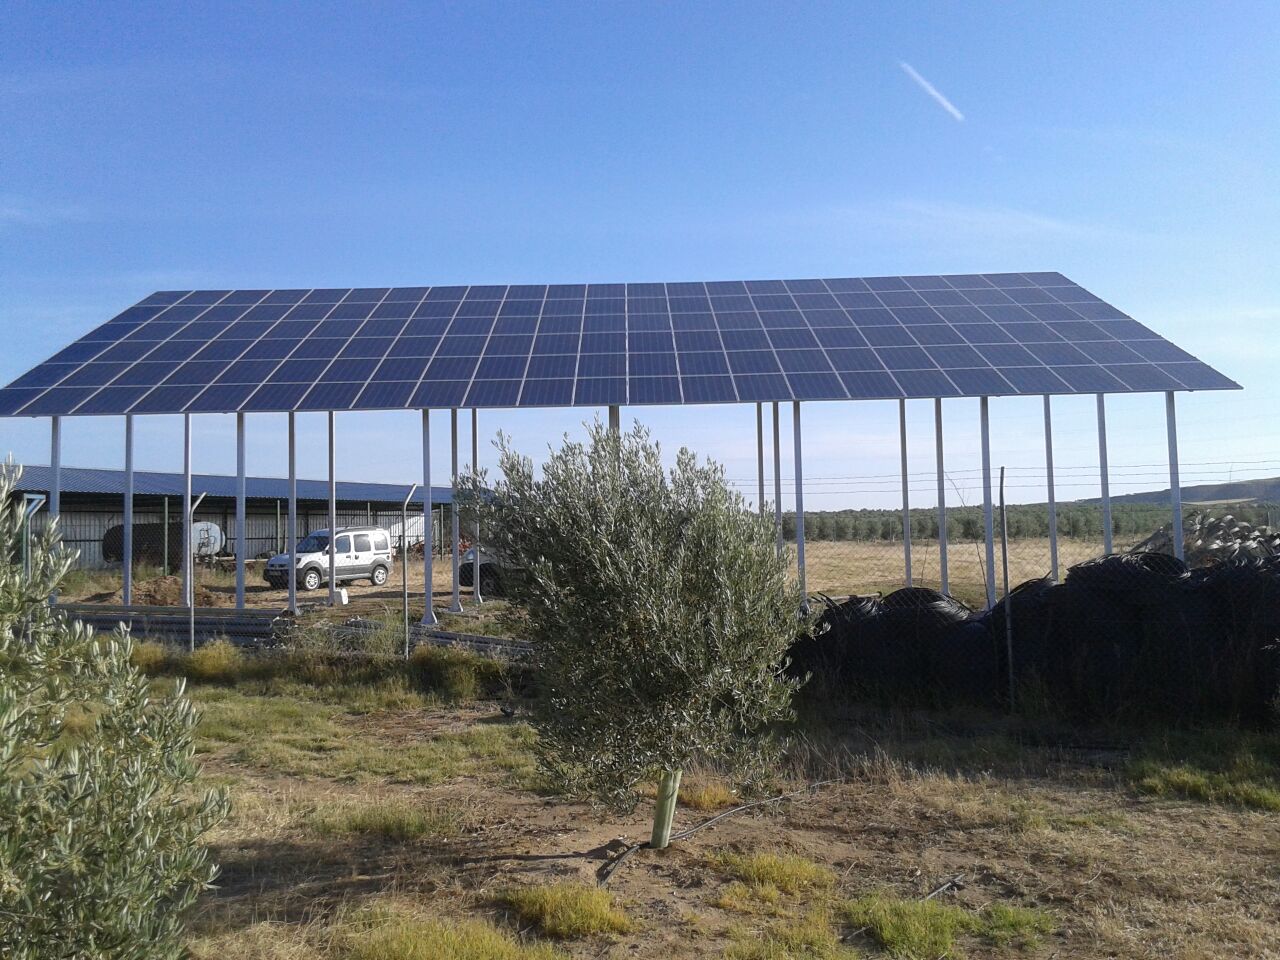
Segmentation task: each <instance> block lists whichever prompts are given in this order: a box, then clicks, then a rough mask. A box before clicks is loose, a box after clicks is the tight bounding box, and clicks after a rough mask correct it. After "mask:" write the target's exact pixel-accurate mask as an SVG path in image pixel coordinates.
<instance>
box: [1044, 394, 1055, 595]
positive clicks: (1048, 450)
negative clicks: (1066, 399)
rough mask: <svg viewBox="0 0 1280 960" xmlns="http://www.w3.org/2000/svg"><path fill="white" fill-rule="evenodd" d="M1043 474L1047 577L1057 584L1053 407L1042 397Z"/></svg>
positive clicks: (1045, 396) (1046, 398) (1045, 397)
mask: <svg viewBox="0 0 1280 960" xmlns="http://www.w3.org/2000/svg"><path fill="white" fill-rule="evenodd" d="M1044 472H1045V486H1046V489H1047V490H1048V494H1049V576H1051V577H1052V578H1053V582H1054V583H1057V582H1058V493H1057V491H1056V490H1055V489H1054V483H1053V405H1052V403H1051V402H1050V398H1049V395H1048V394H1047V393H1046V394H1045V395H1044Z"/></svg>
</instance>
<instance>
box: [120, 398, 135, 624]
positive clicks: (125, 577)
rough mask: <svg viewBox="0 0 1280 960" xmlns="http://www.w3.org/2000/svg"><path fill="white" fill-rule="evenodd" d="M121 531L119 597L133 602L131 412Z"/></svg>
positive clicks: (126, 420)
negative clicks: (122, 527)
mask: <svg viewBox="0 0 1280 960" xmlns="http://www.w3.org/2000/svg"><path fill="white" fill-rule="evenodd" d="M120 533H121V541H122V542H121V544H120V560H121V569H120V574H121V577H120V579H121V589H120V598H121V599H122V600H123V601H124V605H125V606H126V607H127V606H129V605H130V604H132V603H133V414H131V413H129V414H125V418H124V529H123V530H121V531H120Z"/></svg>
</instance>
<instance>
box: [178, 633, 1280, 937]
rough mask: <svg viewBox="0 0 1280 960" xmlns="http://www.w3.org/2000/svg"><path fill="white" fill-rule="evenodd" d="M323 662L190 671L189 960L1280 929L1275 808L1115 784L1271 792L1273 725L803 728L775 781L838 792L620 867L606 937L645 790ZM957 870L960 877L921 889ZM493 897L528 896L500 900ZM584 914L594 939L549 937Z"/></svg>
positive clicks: (883, 723)
mask: <svg viewBox="0 0 1280 960" xmlns="http://www.w3.org/2000/svg"><path fill="white" fill-rule="evenodd" d="M179 659H181V658H179ZM325 669H326V670H328V668H325ZM160 672H162V673H165V672H168V667H162V668H161V671H160ZM324 677H325V679H324V681H323V682H319V678H320V675H319V674H316V675H314V676H313V677H312V679H313V680H317V682H314V683H312V682H307V683H303V682H298V681H296V680H286V679H284V678H281V677H278V676H271V677H266V678H263V677H257V678H252V677H250V678H245V679H241V680H238V681H236V682H235V683H232V684H223V685H214V684H193V686H192V688H191V689H192V691H193V696H194V697H195V699H196V700H197V703H198V705H199V706H200V707H201V708H202V709H203V710H204V718H203V720H202V722H201V729H200V732H199V738H200V746H201V750H202V751H203V756H204V758H205V761H206V771H207V773H206V777H207V778H208V779H209V780H210V781H211V782H213V783H219V784H223V785H225V786H227V787H228V789H229V791H230V793H231V795H232V801H233V814H232V817H231V819H230V820H229V821H228V822H227V823H225V824H224V825H223V826H221V827H220V828H219V829H218V830H217V831H216V833H215V834H214V836H213V838H212V842H213V848H214V849H213V857H214V859H215V861H216V862H218V863H220V864H221V866H222V869H223V873H222V876H221V877H220V879H219V881H218V883H219V887H218V889H215V890H211V891H209V892H208V893H207V894H205V895H204V896H203V897H202V899H201V902H200V904H199V905H198V907H197V910H196V913H195V916H194V918H193V921H194V922H193V930H192V936H191V940H190V947H191V950H192V953H193V955H194V956H195V957H197V958H200V960H215V958H216V960H301V958H304V957H305V958H315V960H354V958H369V960H391V958H401V957H407V958H410V960H412V958H416V957H433V958H435V957H442V958H448V960H551V958H553V957H554V958H571V960H596V958H598V957H600V956H626V957H628V958H631V957H634V958H636V960H851V958H852V957H854V956H856V955H864V956H867V957H869V958H874V957H878V956H889V955H893V953H892V952H893V951H897V955H899V956H913V955H921V956H929V957H930V960H933V958H934V957H937V956H939V955H942V954H943V953H944V952H945V954H946V955H947V956H951V957H956V956H961V955H965V956H970V957H977V956H1014V955H1020V956H1025V957H1028V958H1032V960H1047V958H1049V957H1062V958H1064V960H1085V958H1093V957H1098V956H1108V957H1120V958H1139V957H1152V956H1178V957H1236V956H1259V957H1264V956H1267V955H1269V954H1268V952H1269V951H1270V952H1271V953H1272V954H1273V953H1274V952H1275V948H1274V944H1275V942H1276V941H1277V939H1280V921H1278V920H1277V916H1276V912H1275V904H1276V903H1277V902H1280V877H1277V875H1276V874H1275V870H1274V864H1275V862H1276V859H1277V857H1280V826H1278V825H1277V823H1276V820H1275V817H1274V814H1270V813H1267V812H1265V811H1261V810H1257V809H1250V808H1247V807H1243V806H1240V805H1239V804H1238V803H1235V802H1227V803H1207V802H1204V799H1202V798H1187V797H1183V796H1175V795H1173V794H1172V793H1164V794H1161V793H1158V792H1153V793H1142V792H1140V791H1141V790H1142V789H1143V788H1142V786H1141V784H1140V783H1139V782H1137V781H1135V780H1134V777H1135V776H1136V775H1137V772H1138V766H1139V765H1140V764H1142V763H1147V764H1151V765H1152V768H1153V769H1174V768H1176V767H1178V766H1182V767H1186V768H1188V769H1193V770H1199V771H1202V772H1205V773H1216V774H1219V775H1222V776H1226V777H1229V778H1232V779H1233V781H1234V782H1236V783H1246V782H1253V783H1258V784H1266V783H1267V782H1269V781H1268V778H1270V777H1272V776H1274V773H1275V770H1276V756H1277V751H1280V739H1277V738H1276V737H1275V736H1274V735H1264V734H1246V733H1242V732H1240V731H1226V730H1224V731H1211V732H1208V733H1203V734H1200V735H1197V736H1190V735H1188V736H1172V735H1162V736H1161V737H1160V738H1159V739H1158V740H1156V741H1153V742H1152V743H1150V744H1147V745H1145V746H1144V745H1143V744H1141V743H1138V744H1131V745H1130V747H1129V749H1128V750H1126V751H1123V752H1122V751H1115V752H1106V751H1100V750H1097V749H1089V750H1072V749H1067V748H1055V747H1047V746H1041V747H1027V746H1024V745H1022V744H1021V743H1020V739H1021V737H1022V734H1021V733H1020V732H1019V728H1017V727H1016V726H1014V725H1011V724H1009V723H1008V722H1007V721H1002V720H1001V719H1000V718H995V717H977V716H964V715H946V714H928V715H923V714H912V713H905V712H900V713H889V714H873V713H870V712H869V713H868V714H867V715H866V716H860V717H857V718H854V719H852V720H848V721H845V723H844V725H843V726H839V727H833V728H831V729H830V730H828V731H827V732H826V733H825V734H821V735H820V734H818V733H817V732H815V731H814V730H810V731H809V734H808V737H807V738H806V742H805V743H804V744H803V745H802V746H800V747H797V748H795V749H794V750H793V755H792V760H791V764H790V765H789V766H784V767H782V768H780V769H779V770H778V771H777V778H778V780H779V786H780V789H779V792H783V789H785V788H787V787H790V786H791V785H792V784H794V783H797V782H798V781H802V780H808V779H823V778H825V777H827V776H831V775H844V776H847V777H848V778H849V779H848V780H847V782H844V783H842V784H838V785H832V786H829V787H826V788H823V789H822V790H821V791H819V792H818V793H816V794H815V795H813V796H805V797H801V798H798V799H796V800H794V801H790V802H788V803H784V804H779V805H776V806H769V807H762V808H757V809H756V810H752V811H749V812H746V813H743V814H740V815H737V816H734V817H732V818H730V819H728V820H725V821H723V822H722V823H720V824H717V825H716V826H715V827H714V828H712V829H709V830H705V831H702V832H700V833H698V834H696V835H695V836H694V837H692V838H690V839H689V840H686V841H681V842H680V843H677V844H674V845H672V847H671V848H670V849H669V850H667V851H664V852H662V853H658V852H654V851H643V850H642V851H640V852H638V853H637V854H636V855H635V856H633V857H632V858H631V859H629V860H628V862H627V863H626V864H624V866H623V867H622V868H621V869H620V870H619V871H618V872H617V873H616V874H615V875H614V877H613V879H612V881H611V883H610V888H609V890H610V892H611V893H612V895H613V897H614V898H616V899H615V900H614V901H613V902H612V903H611V904H610V905H609V907H610V909H612V910H613V911H615V912H617V913H618V914H619V915H621V916H622V918H623V921H625V922H626V924H627V925H628V927H627V929H626V930H622V929H620V928H618V927H617V926H610V923H612V922H613V921H607V922H605V925H604V926H603V927H600V926H599V925H598V924H596V921H590V922H587V921H583V919H582V918H583V916H584V915H593V914H594V912H595V911H594V907H593V908H592V909H590V910H589V909H587V908H586V906H584V905H583V903H582V902H581V901H580V898H585V897H587V896H589V895H593V894H595V893H596V892H597V890H596V887H595V886H594V879H595V878H594V873H595V871H596V869H598V867H599V866H600V864H601V863H602V862H603V861H604V858H605V857H607V856H609V855H610V853H611V852H613V851H616V850H617V849H619V848H618V845H617V844H618V841H620V840H621V841H623V842H631V841H634V840H637V839H644V837H645V836H646V835H647V832H648V829H649V826H650V818H651V814H652V810H651V806H650V804H649V803H642V805H641V807H640V808H639V809H638V810H637V811H635V813H633V814H614V813H610V812H608V811H605V810H602V809H596V808H591V807H588V806H585V805H582V804H577V803H573V802H570V801H568V800H566V799H564V798H558V797H548V796H545V795H542V794H540V793H538V792H535V790H534V789H532V788H534V787H535V786H537V785H538V784H537V778H536V776H535V775H534V769H533V760H532V754H531V746H532V743H533V740H532V738H533V734H532V732H531V731H530V730H529V728H528V727H526V726H524V725H522V724H518V723H517V724H513V723H509V722H504V721H503V720H502V719H501V718H500V715H499V713H498V710H497V705H496V704H493V703H487V704H484V703H481V704H477V703H466V704H448V703H446V702H445V701H444V700H442V699H440V698H438V697H437V698H434V699H432V698H425V697H420V698H416V699H406V700H404V701H403V702H399V703H397V701H395V700H394V699H393V698H392V697H391V696H390V695H389V694H388V695H387V696H386V697H385V699H384V700H383V701H382V702H383V706H380V707H378V708H376V709H372V708H370V709H365V705H367V704H368V703H371V702H372V701H373V699H376V698H375V697H373V695H371V694H369V693H368V692H367V690H366V691H365V692H360V691H361V690H365V688H366V687H367V686H368V683H369V677H368V675H366V674H353V675H352V676H350V677H349V678H348V680H347V681H346V682H347V685H348V686H349V687H350V688H351V689H348V690H346V691H345V692H344V689H343V686H344V683H343V681H342V679H341V677H340V676H338V675H336V674H332V673H325V674H324ZM165 682H167V681H164V680H161V681H158V682H157V683H158V685H161V686H162V685H163V684H164V683H165ZM379 682H381V681H379ZM379 689H381V688H379ZM378 696H382V695H381V694H379V695H378ZM1081 736H1083V734H1081ZM689 782H690V783H691V784H696V785H698V786H706V787H708V789H709V790H712V788H714V787H715V786H716V785H717V784H719V786H720V787H723V783H721V782H720V781H719V780H718V778H717V777H716V775H715V774H714V773H713V772H710V771H705V772H704V771H693V772H691V773H690V780H689ZM712 792H714V791H712ZM1189 796H1190V794H1188V797H1189ZM1208 799H1214V798H1208ZM957 873H963V874H965V877H966V881H965V885H964V886H963V888H962V889H960V890H958V891H954V892H951V893H946V894H943V895H941V896H939V897H937V898H935V900H934V901H931V903H932V904H933V906H925V907H923V908H921V907H920V906H919V903H920V901H921V898H922V897H923V896H924V895H925V894H927V893H928V892H929V891H931V890H932V889H934V888H935V887H936V886H937V885H938V884H939V883H941V882H942V881H943V880H944V879H945V878H947V877H951V876H954V875H956V874H957ZM495 891H502V892H504V893H505V892H509V891H518V893H516V894H514V895H513V896H514V898H515V899H519V900H521V901H522V905H523V906H524V907H525V908H526V910H528V911H529V912H528V913H527V914H524V915H522V914H521V913H520V912H518V911H517V910H516V909H515V905H514V901H506V903H508V904H510V905H504V907H502V908H500V909H495V896H496V894H495ZM548 891H556V892H554V893H551V892H548ZM560 891H566V892H564V893H561V892H560ZM619 904H625V914H621V912H620V909H619V906H618V905H619ZM596 906H599V905H598V904H596ZM615 921H616V917H615ZM584 924H585V925H584ZM592 924H596V925H595V926H592ZM864 927H865V928H866V929H863V928H864ZM588 928H591V929H596V930H601V929H602V930H603V931H604V932H597V933H587V934H586V935H584V936H580V937H577V938H576V939H575V938H573V937H569V938H566V939H563V940H561V939H559V937H560V935H561V934H560V931H564V930H571V929H572V930H583V931H585V930H586V929H588ZM610 931H612V932H610ZM553 941H554V942H553ZM939 945H942V946H941V947H940V948H939V950H938V952H937V953H932V954H930V951H931V950H932V949H934V948H935V947H938V946H939ZM913 951H914V952H913Z"/></svg>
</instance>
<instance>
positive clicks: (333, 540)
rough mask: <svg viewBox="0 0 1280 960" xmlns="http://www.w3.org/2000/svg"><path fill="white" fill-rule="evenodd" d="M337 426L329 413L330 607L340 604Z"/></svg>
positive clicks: (330, 412)
mask: <svg viewBox="0 0 1280 960" xmlns="http://www.w3.org/2000/svg"><path fill="white" fill-rule="evenodd" d="M335 432H336V424H335V423H334V414H333V411H332V410H330V411H329V606H331V607H332V606H333V605H334V604H335V603H337V602H338V478H337V466H338V457H337V452H336V450H335V447H336V446H337V444H336V443H335V441H336V439H337V438H336V437H335V436H334V434H335Z"/></svg>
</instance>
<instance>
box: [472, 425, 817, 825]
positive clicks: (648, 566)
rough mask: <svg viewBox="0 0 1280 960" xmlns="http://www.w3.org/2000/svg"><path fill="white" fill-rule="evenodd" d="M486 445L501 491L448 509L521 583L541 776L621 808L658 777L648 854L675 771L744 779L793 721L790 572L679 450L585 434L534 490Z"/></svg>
mask: <svg viewBox="0 0 1280 960" xmlns="http://www.w3.org/2000/svg"><path fill="white" fill-rule="evenodd" d="M497 445H498V449H499V453H500V470H501V474H502V476H501V478H500V479H498V480H497V482H496V483H494V484H493V485H492V486H491V487H490V486H488V485H486V482H485V478H484V475H483V474H479V475H475V474H473V475H472V476H470V477H468V478H467V479H466V483H465V486H464V491H463V503H464V506H463V509H464V510H465V511H468V512H470V513H472V514H478V515H479V517H480V519H481V522H482V526H483V529H484V531H485V533H484V541H483V542H484V543H485V545H486V547H487V548H488V549H491V550H493V551H494V552H495V554H496V555H498V556H499V557H501V558H503V562H504V564H505V565H507V566H509V567H513V568H517V569H518V570H519V571H520V574H519V575H518V576H512V577H508V578H507V580H508V581H509V582H510V587H509V591H510V593H511V595H512V599H513V601H514V602H515V607H514V609H515V610H516V611H517V612H516V613H515V615H516V616H518V617H519V618H520V619H521V624H522V628H523V630H524V633H525V635H526V636H527V637H528V638H529V639H530V640H531V641H532V645H533V649H534V654H533V656H534V658H535V667H536V669H537V675H538V678H539V682H540V685H541V687H542V691H543V695H542V696H541V697H539V698H538V701H537V704H536V706H535V708H534V724H535V726H536V728H537V730H538V734H539V736H538V746H537V749H538V753H539V759H540V761H541V765H542V767H543V768H544V770H545V771H547V772H548V773H549V774H550V775H551V776H552V777H553V778H554V779H556V780H557V781H559V782H560V783H561V784H562V785H564V786H565V787H567V788H568V789H570V790H571V791H573V792H576V793H580V794H586V795H588V796H591V797H593V798H595V799H597V800H601V801H604V802H606V803H608V804H610V805H612V806H615V807H618V808H623V809H628V808H630V807H632V806H634V804H635V803H636V801H637V799H638V797H637V794H636V790H635V787H636V784H637V783H639V782H640V781H642V780H646V779H656V780H658V782H659V785H658V806H657V812H656V814H655V818H654V829H653V838H652V841H651V846H653V847H658V848H661V847H665V846H666V845H667V842H668V840H669V837H670V833H671V820H672V816H673V814H674V812H675V803H676V797H677V794H678V791H679V787H680V774H681V771H682V769H683V768H684V767H685V766H686V765H687V764H688V763H689V761H690V760H692V759H694V758H699V759H705V760H713V761H719V762H726V763H730V764H733V765H735V766H738V767H739V768H740V769H745V768H746V767H748V766H749V764H750V761H751V760H753V759H754V760H759V759H760V758H761V757H762V756H763V755H764V754H765V753H766V752H767V750H768V747H769V744H770V738H769V737H768V730H769V727H770V726H771V725H772V724H774V723H776V722H777V721H780V720H783V719H786V718H788V717H789V716H790V715H791V711H790V704H791V696H792V693H793V692H794V689H795V686H796V684H795V682H794V681H792V680H789V679H787V678H786V677H784V676H783V674H782V667H783V665H784V661H785V656H786V650H787V648H788V647H789V646H790V644H791V643H792V642H794V640H795V638H796V636H797V634H798V633H800V632H803V631H805V630H807V629H808V627H809V625H810V624H809V621H808V620H807V619H806V618H805V617H804V616H802V615H801V613H800V610H801V606H802V601H803V598H802V597H801V596H800V594H799V591H798V589H797V588H796V586H795V584H794V582H793V580H792V578H791V577H790V576H789V574H788V561H787V558H786V556H785V555H784V556H782V557H779V556H778V554H777V550H776V546H775V539H774V531H773V528H772V525H771V524H770V522H769V521H768V520H765V519H763V518H761V517H760V516H759V515H758V514H757V513H756V512H754V511H752V510H749V509H748V508H747V506H746V504H745V503H744V501H743V499H742V497H741V495H739V494H738V493H737V492H735V491H734V490H732V489H731V488H730V487H729V485H728V483H727V482H726V481H725V476H724V471H723V469H722V468H721V467H720V466H718V465H716V464H714V463H711V462H703V463H699V462H698V461H697V459H696V458H695V457H694V455H693V454H692V453H690V452H689V451H688V450H681V451H680V453H679V455H678V456H677V457H676V462H675V466H674V467H673V468H672V469H671V470H670V471H668V470H667V469H665V468H664V467H663V464H662V459H661V456H660V451H659V449H658V447H657V445H656V444H654V443H652V442H651V441H650V438H649V434H648V433H647V431H645V430H644V429H643V428H642V427H639V426H637V427H636V428H635V429H634V430H633V431H631V432H630V433H627V434H624V435H619V434H616V433H614V432H611V431H610V430H608V429H607V428H606V427H604V426H603V425H601V424H600V423H599V422H598V421H597V422H596V423H594V424H593V425H590V426H589V438H588V440H587V442H586V443H576V442H570V441H568V440H567V439H566V441H565V444H564V446H563V447H562V448H561V449H560V450H558V451H552V452H551V454H550V456H549V458H548V460H547V462H546V463H545V464H544V465H543V467H542V472H541V477H539V476H537V475H536V474H535V470H534V467H533V463H532V462H531V461H530V460H529V459H528V458H526V457H523V456H520V455H519V454H517V453H516V452H514V451H513V450H512V449H511V447H510V445H509V444H508V442H507V440H506V438H504V437H501V436H500V437H499V439H498V444H497Z"/></svg>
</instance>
